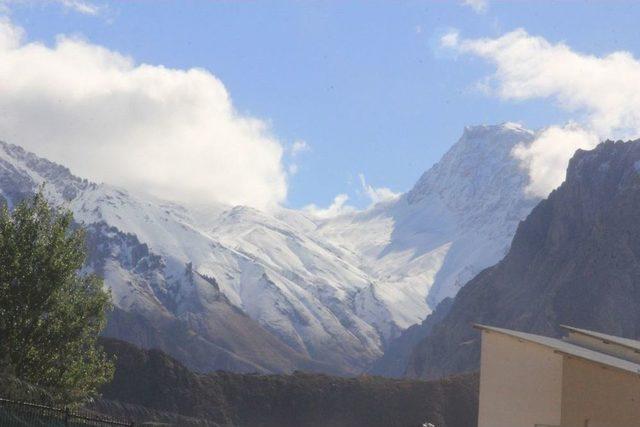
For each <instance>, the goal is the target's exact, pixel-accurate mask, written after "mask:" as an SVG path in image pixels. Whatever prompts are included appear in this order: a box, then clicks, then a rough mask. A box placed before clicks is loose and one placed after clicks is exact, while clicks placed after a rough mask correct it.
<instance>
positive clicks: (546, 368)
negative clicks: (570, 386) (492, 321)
mask: <svg viewBox="0 0 640 427" xmlns="http://www.w3.org/2000/svg"><path fill="white" fill-rule="evenodd" d="M480 365H481V370H480V408H479V415H478V427H534V426H535V425H536V424H541V425H549V426H559V425H560V418H561V399H562V369H563V362H562V356H561V355H559V354H557V353H555V352H554V351H553V350H552V349H549V348H546V347H544V346H541V345H538V344H535V343H531V342H526V341H522V340H519V339H517V338H514V337H510V336H507V335H503V334H500V333H497V332H490V331H482V356H481V360H480ZM580 427H583V426H580ZM589 427H591V426H589ZM608 427H612V426H608ZM621 427H622V426H621Z"/></svg>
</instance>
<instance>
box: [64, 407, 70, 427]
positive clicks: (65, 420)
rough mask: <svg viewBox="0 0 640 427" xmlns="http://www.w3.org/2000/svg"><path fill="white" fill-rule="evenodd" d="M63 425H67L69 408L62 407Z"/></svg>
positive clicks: (66, 426) (67, 426)
mask: <svg viewBox="0 0 640 427" xmlns="http://www.w3.org/2000/svg"><path fill="white" fill-rule="evenodd" d="M64 425H65V427H69V408H64Z"/></svg>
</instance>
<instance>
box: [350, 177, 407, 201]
mask: <svg viewBox="0 0 640 427" xmlns="http://www.w3.org/2000/svg"><path fill="white" fill-rule="evenodd" d="M358 178H359V179H360V185H362V190H363V191H364V194H365V195H366V196H367V197H368V198H369V200H371V204H372V205H375V204H376V203H379V202H388V201H391V200H395V199H397V198H398V197H400V193H394V192H393V191H391V190H390V189H389V188H387V187H377V188H376V187H373V186H371V185H370V184H367V180H366V179H365V177H364V174H362V173H361V174H358Z"/></svg>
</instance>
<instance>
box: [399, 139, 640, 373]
mask: <svg viewBox="0 0 640 427" xmlns="http://www.w3.org/2000/svg"><path fill="white" fill-rule="evenodd" d="M639 219H640V143H639V142H637V141H636V142H626V143H623V142H609V141H608V142H605V143H603V144H600V145H599V146H598V147H597V148H595V149H594V150H592V151H581V150H579V151H578V152H577V153H576V154H575V155H574V157H573V159H572V160H571V162H570V164H569V168H568V171H567V179H566V181H565V182H564V183H563V184H562V185H561V186H560V187H559V188H558V189H557V190H555V191H553V192H552V193H551V194H550V196H549V197H548V198H547V199H546V200H543V201H542V202H540V203H539V204H538V206H537V207H536V208H535V209H534V210H533V211H532V212H531V214H530V215H529V217H528V218H527V219H526V220H525V221H523V222H522V223H521V224H520V225H519V227H518V230H517V232H516V235H515V237H514V239H513V242H512V245H511V248H510V250H509V252H508V254H507V255H506V257H505V258H504V259H503V260H502V261H500V262H499V263H498V264H497V265H495V266H493V267H490V268H488V269H486V270H484V271H482V272H481V273H480V274H478V275H477V276H476V277H475V278H474V279H472V280H471V281H470V282H469V283H468V284H467V285H466V286H465V287H464V288H463V289H462V290H461V291H460V292H459V293H458V295H457V297H456V299H455V301H454V304H453V306H452V308H451V310H450V312H449V313H448V315H447V316H446V317H445V319H444V320H443V321H442V322H440V323H439V324H438V325H436V326H435V327H434V328H433V329H432V331H431V333H430V334H429V335H428V336H427V337H426V338H425V339H423V340H422V341H421V342H420V343H419V344H418V345H417V346H416V347H415V348H414V350H413V352H412V354H411V356H410V358H409V359H410V360H409V362H408V366H407V371H406V373H407V375H409V376H412V377H418V378H437V377H441V376H444V375H448V374H451V373H458V372H465V371H471V370H475V369H477V367H478V363H479V338H480V337H479V333H478V332H477V331H475V330H474V329H473V328H472V327H471V325H472V324H473V323H477V322H479V323H484V324H488V325H495V326H500V327H506V328H513V329H518V330H522V331H526V332H533V333H540V334H544V335H553V336H558V335H560V331H559V329H558V325H560V324H569V325H574V326H577V327H582V328H587V329H592V330H596V331H602V332H606V333H610V334H614V335H618V336H624V337H630V338H637V337H639V336H640V221H639Z"/></svg>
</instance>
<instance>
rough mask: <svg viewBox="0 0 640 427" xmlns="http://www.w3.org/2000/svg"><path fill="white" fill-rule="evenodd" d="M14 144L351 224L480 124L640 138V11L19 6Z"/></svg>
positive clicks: (622, 6)
mask: <svg viewBox="0 0 640 427" xmlns="http://www.w3.org/2000/svg"><path fill="white" fill-rule="evenodd" d="M0 6H1V8H0V11H1V12H0V13H1V14H2V16H3V18H2V21H1V24H0V139H1V140H5V141H7V142H12V143H16V144H20V145H23V146H24V147H25V148H27V149H29V150H32V151H34V152H36V153H38V154H40V155H44V156H45V157H47V158H49V159H51V160H54V161H57V162H60V163H62V164H65V165H66V166H68V167H70V168H71V170H72V172H74V173H77V174H79V175H81V176H83V177H87V178H90V179H92V180H96V181H104V182H108V183H113V184H115V185H120V186H124V187H128V188H131V189H137V190H145V191H149V192H151V193H154V194H156V195H158V196H160V197H164V198H168V199H174V200H178V201H184V202H191V201H211V202H222V203H226V204H246V205H250V206H255V207H258V208H262V209H269V208H272V207H274V206H285V207H290V208H296V209H298V208H305V207H306V208H307V209H308V210H309V211H311V212H315V213H316V214H318V215H324V216H331V215H335V214H336V213H340V212H342V211H344V209H349V208H358V209H363V208H366V207H367V206H369V205H370V204H371V203H373V202H377V201H382V200H387V199H390V198H393V197H395V196H396V195H397V194H398V193H400V192H404V191H408V190H409V189H410V188H411V186H412V185H413V184H414V183H415V182H416V180H417V179H418V178H419V177H420V175H421V174H422V173H423V172H424V171H426V170H427V169H428V168H429V167H430V166H431V165H433V164H434V163H435V162H437V161H438V160H439V158H440V157H441V156H442V155H443V154H444V153H445V152H446V150H447V149H448V148H449V147H450V146H451V145H452V144H453V143H455V141H456V140H457V139H458V138H459V137H460V135H461V134H462V132H463V129H464V127H465V126H468V125H477V124H497V123H502V122H518V123H521V124H522V125H524V126H525V127H528V128H531V129H534V130H539V133H538V137H537V139H536V141H535V142H534V143H533V144H532V145H531V146H529V147H520V148H519V149H518V150H516V151H515V152H514V156H515V157H517V158H518V159H520V161H521V162H522V166H523V168H525V169H526V170H527V171H528V172H529V174H530V179H531V183H530V185H529V188H528V190H529V191H530V192H531V193H532V194H535V195H542V196H544V195H546V194H547V193H548V192H549V191H550V190H551V189H552V188H554V187H555V186H557V185H558V184H559V183H560V182H561V181H562V179H563V177H564V175H563V174H564V168H565V167H566V162H567V160H568V158H569V157H570V156H571V154H572V153H573V152H574V151H575V149H577V148H591V147H593V146H594V145H595V144H596V143H597V141H599V140H601V139H606V138H632V137H637V136H638V135H640V61H638V60H637V59H636V58H638V57H639V56H640V38H638V37H637V29H636V28H637V22H638V18H640V3H637V2H631V1H627V2H623V1H619V2H617V1H604V0H603V1H599V2H598V1H569V0H567V1H557V2H550V1H549V2H548V1H540V0H535V1H529V2H528V1H511V2H499V1H491V0H487V1H481V0H466V1H457V0H455V1H454V0H451V1H402V2H397V1H366V2H364V1H293V0H292V1H241V2H233V1H205V0H200V1H163V2H157V1H154V0H148V1H142V0H134V1H117V2H107V1H89V0H87V1H84V0H82V1H81V0H56V1H54V0H51V1H45V0H43V1H35V0H34V1H31V0H0Z"/></svg>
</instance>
